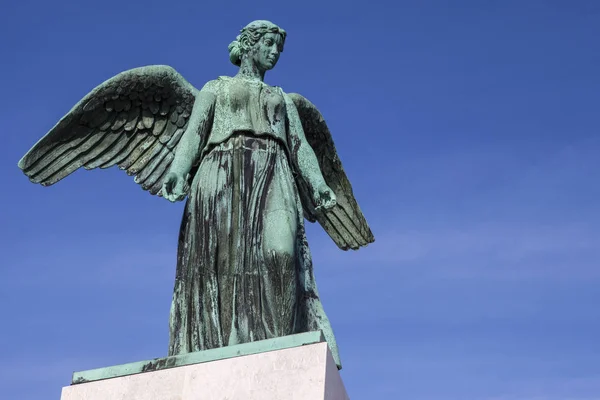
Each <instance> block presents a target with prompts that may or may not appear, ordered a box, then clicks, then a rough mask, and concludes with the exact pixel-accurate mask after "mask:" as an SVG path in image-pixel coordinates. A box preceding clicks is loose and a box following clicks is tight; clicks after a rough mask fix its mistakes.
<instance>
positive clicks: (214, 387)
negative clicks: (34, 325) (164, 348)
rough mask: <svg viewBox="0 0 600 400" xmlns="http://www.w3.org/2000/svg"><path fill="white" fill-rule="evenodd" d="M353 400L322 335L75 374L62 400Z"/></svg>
mask: <svg viewBox="0 0 600 400" xmlns="http://www.w3.org/2000/svg"><path fill="white" fill-rule="evenodd" d="M199 399H202V400H238V399H239V400H287V399H290V400H291V399H294V400H317V399H319V400H321V399H323V400H347V399H348V396H347V394H346V390H345V388H344V384H343V383H342V380H341V377H340V374H339V372H338V370H337V367H336V365H335V362H334V361H333V357H332V356H331V352H330V351H329V348H328V347H327V343H326V342H325V341H323V338H322V335H321V334H320V332H309V333H305V334H299V335H293V336H288V337H283V338H276V339H270V340H264V341H260V342H253V343H246V344H242V345H237V346H231V347H225V348H222V349H214V350H207V351H202V352H197V353H189V354H185V355H181V356H175V357H167V358H163V359H156V360H152V361H146V362H139V363H132V364H125V365H121V366H116V367H109V368H102V369H98V370H92V371H84V372H79V373H75V374H74V376H73V384H72V385H71V386H67V387H65V388H63V391H62V396H61V400H199Z"/></svg>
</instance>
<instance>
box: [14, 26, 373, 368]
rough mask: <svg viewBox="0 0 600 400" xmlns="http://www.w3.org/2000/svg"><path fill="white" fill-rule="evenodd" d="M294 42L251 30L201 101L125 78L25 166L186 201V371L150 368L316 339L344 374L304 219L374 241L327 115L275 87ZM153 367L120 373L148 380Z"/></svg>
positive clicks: (167, 80) (345, 236)
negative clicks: (117, 177)
mask: <svg viewBox="0 0 600 400" xmlns="http://www.w3.org/2000/svg"><path fill="white" fill-rule="evenodd" d="M286 37H287V33H286V31H285V30H283V29H282V28H281V27H279V26H277V25H275V24H273V23H272V22H269V21H264V20H259V21H253V22H251V23H250V24H248V25H247V26H245V27H244V28H243V29H242V30H241V31H240V33H239V35H237V37H236V38H235V40H234V41H233V42H231V44H230V45H229V47H228V50H229V59H230V61H231V62H232V63H233V64H234V65H236V66H237V67H238V68H239V69H238V72H237V74H236V75H235V76H229V77H225V76H221V77H217V78H216V79H212V80H210V81H208V82H207V83H206V84H205V85H204V86H203V87H202V88H201V89H198V88H196V87H195V86H193V85H192V84H191V83H189V82H188V81H187V80H186V79H185V78H184V77H183V76H182V75H181V74H179V73H178V72H177V71H176V70H175V69H173V68H172V67H169V66H165V65H152V66H146V67H140V68H134V69H131V70H128V71H125V72H122V73H120V74H118V75H116V76H114V77H112V78H110V79H108V80H107V81H106V82H104V83H102V84H100V85H99V86H97V87H96V88H95V89H93V90H92V91H91V92H89V93H88V94H87V95H86V96H85V97H84V98H83V99H81V101H79V102H78V103H77V104H76V105H75V106H74V107H73V108H72V109H71V111H69V112H68V113H67V114H66V115H65V116H64V117H63V118H62V119H61V120H60V121H59V122H58V123H57V124H56V125H55V126H54V127H53V128H52V129H51V130H50V131H49V132H48V133H47V134H46V135H45V136H44V137H43V138H41V139H40V141H39V142H38V143H36V144H35V145H34V146H33V147H32V148H31V149H30V150H29V151H28V152H27V154H25V156H24V157H23V158H22V159H21V160H20V161H19V167H20V168H21V169H22V170H23V172H24V173H25V174H26V175H27V176H28V177H29V179H30V180H31V181H32V182H34V183H38V184H41V185H44V186H50V185H53V184H55V183H57V182H59V181H60V180H62V179H63V178H65V177H66V176H68V175H70V174H71V173H73V172H74V171H76V170H77V169H79V168H85V169H95V168H108V167H112V166H118V167H119V168H120V169H122V170H124V171H126V172H127V173H128V174H129V175H133V176H135V182H136V183H137V184H139V185H140V186H141V187H142V188H143V189H144V190H146V191H148V192H149V193H151V194H153V195H158V196H161V197H163V198H166V199H167V200H169V201H172V202H176V201H183V200H185V202H186V205H185V209H184V214H183V218H182V223H181V229H180V233H179V242H178V251H177V265H176V272H175V285H174V289H173V298H172V306H171V313H170V320H169V328H170V341H169V353H168V355H169V356H174V357H175V358H173V357H169V358H165V359H161V360H156V361H153V362H150V363H149V364H148V363H147V366H146V367H145V368H155V369H156V368H159V367H160V368H166V367H170V366H171V367H172V366H175V365H181V364H180V362H181V360H189V359H190V357H196V356H191V355H190V354H194V355H202V356H198V357H208V358H210V357H217V358H218V357H221V358H222V357H226V356H224V355H227V354H230V355H231V356H234V355H236V352H238V351H240V350H239V349H240V348H243V349H245V348H246V347H239V346H238V345H240V344H242V343H249V344H248V346H250V347H248V349H252V348H254V346H257V344H256V343H265V342H262V341H261V342H258V341H260V340H263V339H271V338H274V337H281V338H282V339H281V340H282V341H283V342H282V343H288V341H289V340H292V339H289V337H296V336H289V335H294V334H298V333H303V332H313V331H321V332H323V335H324V336H325V339H326V340H327V342H328V344H329V348H330V349H331V352H332V355H333V358H334V360H335V362H336V364H337V366H338V368H341V367H342V364H341V361H340V356H339V352H338V349H337V344H336V341H335V336H334V334H333V329H332V328H331V324H330V322H329V319H328V317H327V315H326V314H325V311H324V308H323V305H322V303H321V300H320V297H319V293H318V290H317V285H316V281H315V276H314V273H313V262H312V256H311V253H310V250H309V248H308V240H307V237H306V232H305V219H306V220H308V221H310V222H318V223H319V224H320V225H321V226H322V227H323V228H324V229H325V231H326V232H327V233H328V234H329V236H330V237H331V238H332V239H333V241H334V242H335V243H336V244H337V246H338V247H339V248H340V249H342V250H349V249H354V250H357V249H359V248H361V247H363V246H366V245H368V244H369V243H372V242H373V241H374V240H375V239H374V237H373V234H372V232H371V229H370V228H369V225H368V224H367V221H366V219H365V217H364V215H363V213H362V211H361V209H360V207H359V206H358V202H357V201H356V199H355V197H354V193H353V191H352V187H351V185H350V181H349V179H348V177H347V176H346V173H345V172H344V168H343V167H342V163H341V161H340V158H339V157H338V153H337V151H336V148H335V145H334V142H333V138H332V135H331V132H330V131H329V127H328V126H327V124H326V123H325V120H324V118H323V115H321V113H320V111H319V110H318V109H317V108H316V107H315V105H314V104H312V103H311V102H310V101H309V100H308V99H306V98H305V97H304V96H302V95H300V94H297V93H286V92H284V91H283V89H282V88H281V87H279V86H273V85H270V84H268V83H266V82H265V81H264V80H265V74H266V73H267V72H268V71H270V70H272V69H273V68H274V67H275V65H276V64H277V63H278V60H279V58H280V55H281V53H282V51H283V48H284V43H285V40H286ZM315 46H321V44H320V43H317V44H315ZM152 217H153V215H151V214H149V215H148V218H152ZM92 228H93V227H90V229H92ZM115 229H116V230H119V229H120V228H119V227H116V228H115ZM266 343H268V341H267V342H266ZM276 343H279V342H276ZM230 346H231V347H230ZM261 346H263V344H261ZM213 349H217V350H213ZM204 350H210V351H207V352H205V351H204ZM186 362H187V361H186ZM144 365H146V364H143V363H135V364H131V365H128V366H121V367H113V368H116V369H117V370H118V371H129V369H131V371H133V372H128V373H136V372H142V370H141V369H140V368H143V367H144ZM128 368H129V369H128ZM110 371H112V369H103V370H100V372H98V374H100V375H99V376H100V378H97V379H104V378H106V377H107V376H106V374H107V373H108V372H110ZM82 374H84V375H82ZM89 374H91V372H87V373H80V374H79V375H76V378H77V379H87V378H86V377H87V376H88V375H89ZM89 376H94V375H93V374H92V375H89Z"/></svg>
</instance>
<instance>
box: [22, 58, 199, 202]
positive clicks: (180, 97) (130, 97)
mask: <svg viewBox="0 0 600 400" xmlns="http://www.w3.org/2000/svg"><path fill="white" fill-rule="evenodd" d="M197 92H198V90H197V89H196V88H194V87H193V86H192V85H191V84H190V83H188V82H187V81H186V80H185V79H184V78H183V77H182V76H181V75H180V74H179V73H178V72H177V71H175V70H174V69H173V68H171V67H169V66H166V65H152V66H147V67H140V68H135V69H131V70H128V71H125V72H122V73H120V74H118V75H116V76H114V77H113V78H111V79H109V80H107V81H106V82H104V83H102V84H100V85H99V86H98V87H96V88H95V89H94V90H92V91H91V92H90V93H89V94H88V95H86V96H85V97H84V98H83V99H82V100H81V101H79V103H77V104H76V105H75V106H74V107H73V108H72V109H71V111H69V113H68V114H67V115H65V116H64V117H63V118H62V119H61V120H60V121H59V122H58V123H57V124H56V125H55V126H54V128H52V129H51V130H50V131H49V132H48V133H47V134H46V135H45V136H44V137H42V139H41V140H40V141H39V142H37V143H36V144H35V145H34V146H33V147H32V148H31V150H29V152H27V154H25V156H23V158H22V159H21V160H20V161H19V168H21V169H22V170H23V172H24V173H25V175H27V176H28V177H29V179H30V180H31V181H32V182H33V183H39V184H41V185H43V186H50V185H53V184H55V183H56V182H58V181H60V180H61V179H63V178H64V177H66V176H68V175H70V174H71V173H72V172H74V171H75V170H77V169H79V168H80V167H83V168H85V169H93V168H108V167H111V166H114V165H118V166H119V167H120V168H121V169H123V170H125V171H126V172H127V174H129V175H135V182H136V183H138V184H139V185H140V186H141V187H142V188H143V189H144V190H147V191H149V192H150V193H151V194H153V195H156V194H158V195H159V196H160V195H161V194H160V193H159V192H160V190H161V188H162V183H163V179H164V178H165V176H166V175H167V172H168V170H169V166H170V165H171V162H172V161H173V158H174V153H175V149H176V148H177V145H178V144H179V141H180V139H181V137H182V135H183V133H184V132H185V130H186V128H187V125H188V122H189V119H190V115H191V113H192V107H193V105H194V102H195V96H196V93H197Z"/></svg>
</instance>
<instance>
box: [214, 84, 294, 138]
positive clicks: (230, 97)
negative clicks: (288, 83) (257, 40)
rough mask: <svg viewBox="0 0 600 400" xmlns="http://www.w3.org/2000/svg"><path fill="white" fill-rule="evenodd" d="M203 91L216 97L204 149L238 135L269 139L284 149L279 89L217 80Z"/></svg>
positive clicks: (282, 99)
mask: <svg viewBox="0 0 600 400" xmlns="http://www.w3.org/2000/svg"><path fill="white" fill-rule="evenodd" d="M203 90H208V91H210V92H212V93H213V94H214V95H215V96H216V104H215V114H214V119H213V126H212V129H211V132H210V135H209V137H208V140H207V142H206V148H210V147H212V146H214V145H217V144H219V143H223V142H224V141H226V140H227V139H228V138H229V137H231V136H232V135H233V134H235V133H238V132H248V133H250V134H253V135H256V136H271V137H273V138H274V139H277V140H279V141H281V142H282V143H283V144H284V145H287V134H286V118H287V116H286V106H285V99H284V97H283V92H282V91H281V89H280V88H278V87H272V86H269V85H267V84H265V83H262V82H259V81H250V80H246V79H242V78H231V77H220V78H219V79H217V80H214V81H211V82H209V83H207V85H206V86H205V87H204V88H203Z"/></svg>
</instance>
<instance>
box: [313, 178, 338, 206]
mask: <svg viewBox="0 0 600 400" xmlns="http://www.w3.org/2000/svg"><path fill="white" fill-rule="evenodd" d="M315 204H316V206H317V207H316V208H317V210H319V209H322V208H324V209H325V210H329V209H331V208H333V207H334V206H335V205H336V204H337V199H336V197H335V193H333V190H331V188H330V187H329V186H327V185H326V184H325V183H323V184H322V185H320V186H319V187H318V188H317V190H316V193H315Z"/></svg>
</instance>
